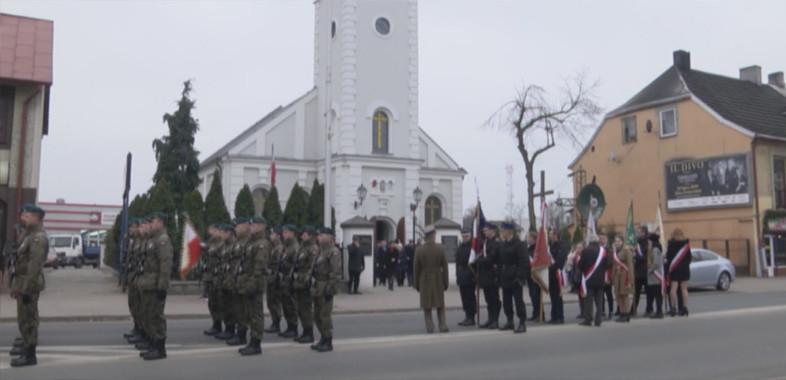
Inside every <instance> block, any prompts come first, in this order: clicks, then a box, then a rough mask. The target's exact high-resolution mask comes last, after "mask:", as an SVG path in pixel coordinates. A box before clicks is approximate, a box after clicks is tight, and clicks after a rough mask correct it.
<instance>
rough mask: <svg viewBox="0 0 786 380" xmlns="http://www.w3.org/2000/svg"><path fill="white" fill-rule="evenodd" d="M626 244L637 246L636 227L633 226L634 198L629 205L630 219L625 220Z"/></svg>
mask: <svg viewBox="0 0 786 380" xmlns="http://www.w3.org/2000/svg"><path fill="white" fill-rule="evenodd" d="M625 245H628V246H630V247H636V246H637V245H638V244H637V239H636V227H634V226H633V200H631V201H630V205H629V206H628V219H627V220H626V221H625Z"/></svg>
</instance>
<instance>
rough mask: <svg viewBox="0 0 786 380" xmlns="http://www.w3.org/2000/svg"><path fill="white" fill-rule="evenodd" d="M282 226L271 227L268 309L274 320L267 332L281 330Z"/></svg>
mask: <svg viewBox="0 0 786 380" xmlns="http://www.w3.org/2000/svg"><path fill="white" fill-rule="evenodd" d="M282 233H283V230H282V229H281V227H273V228H271V229H270V246H271V249H270V257H269V259H268V261H267V293H266V294H265V295H266V296H267V310H268V311H269V312H270V319H272V320H273V322H271V324H270V326H269V327H268V328H266V329H265V332H266V333H278V332H281V299H280V293H281V274H280V273H279V271H278V266H279V263H280V262H281V254H283V253H284V246H283V245H281V234H282Z"/></svg>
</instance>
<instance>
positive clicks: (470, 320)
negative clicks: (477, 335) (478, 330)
mask: <svg viewBox="0 0 786 380" xmlns="http://www.w3.org/2000/svg"><path fill="white" fill-rule="evenodd" d="M458 325H459V326H475V319H474V318H470V317H467V318H465V319H464V320H463V321H461V322H459V323H458Z"/></svg>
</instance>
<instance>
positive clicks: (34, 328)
mask: <svg viewBox="0 0 786 380" xmlns="http://www.w3.org/2000/svg"><path fill="white" fill-rule="evenodd" d="M38 295H39V293H38V292H35V293H30V299H29V300H28V301H27V303H25V302H23V301H22V295H19V296H18V297H16V322H17V324H18V325H19V333H20V334H22V342H23V343H24V346H25V347H30V346H33V345H37V344H38Z"/></svg>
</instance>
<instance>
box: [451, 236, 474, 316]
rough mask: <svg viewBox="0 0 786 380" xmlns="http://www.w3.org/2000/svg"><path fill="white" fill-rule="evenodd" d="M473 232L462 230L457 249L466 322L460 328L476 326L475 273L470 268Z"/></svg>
mask: <svg viewBox="0 0 786 380" xmlns="http://www.w3.org/2000/svg"><path fill="white" fill-rule="evenodd" d="M471 237H472V231H471V230H469V229H468V228H465V229H463V230H461V244H460V245H459V246H458V248H456V285H458V287H459V293H460V294H461V306H462V307H463V308H464V317H465V318H464V320H463V321H461V322H459V323H458V325H459V326H475V312H476V311H477V303H476V302H475V301H476V300H475V289H476V288H475V273H474V272H472V270H471V269H470V267H469V255H470V252H471V251H472V239H471Z"/></svg>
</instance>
